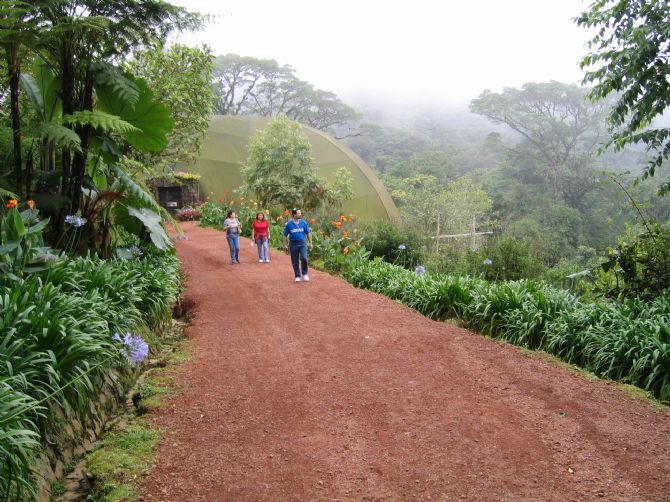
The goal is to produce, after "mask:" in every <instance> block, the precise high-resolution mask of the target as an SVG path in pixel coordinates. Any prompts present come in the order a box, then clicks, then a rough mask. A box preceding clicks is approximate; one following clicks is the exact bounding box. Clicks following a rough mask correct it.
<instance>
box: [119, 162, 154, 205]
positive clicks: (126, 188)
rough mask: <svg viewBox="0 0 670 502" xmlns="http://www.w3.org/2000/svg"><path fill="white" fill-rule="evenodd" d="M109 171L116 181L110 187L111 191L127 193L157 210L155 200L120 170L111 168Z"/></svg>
mask: <svg viewBox="0 0 670 502" xmlns="http://www.w3.org/2000/svg"><path fill="white" fill-rule="evenodd" d="M110 169H111V171H112V172H113V173H114V176H115V177H116V180H115V181H114V184H113V185H112V190H117V191H119V192H127V193H129V194H130V195H132V196H134V197H135V198H137V199H139V200H140V201H142V202H144V203H145V204H147V205H148V206H150V207H152V208H154V209H157V210H158V209H159V207H158V204H156V200H155V199H154V198H153V197H152V196H151V195H150V194H149V193H147V191H146V190H144V189H143V188H142V187H141V186H139V185H138V184H137V183H135V182H134V181H133V180H132V179H131V178H130V176H128V175H127V174H126V173H125V172H124V171H123V170H122V169H120V168H119V167H118V166H111V167H110Z"/></svg>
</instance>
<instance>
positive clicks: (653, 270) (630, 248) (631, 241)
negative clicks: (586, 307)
mask: <svg viewBox="0 0 670 502" xmlns="http://www.w3.org/2000/svg"><path fill="white" fill-rule="evenodd" d="M602 268H603V270H605V271H606V272H607V271H610V270H611V271H613V272H614V273H615V274H617V275H618V276H620V277H621V279H622V281H619V282H618V284H617V287H616V288H614V289H612V290H608V291H607V293H609V294H610V295H618V294H622V295H623V296H626V297H640V298H645V299H652V298H654V297H656V296H658V295H659V294H660V293H661V292H663V291H665V290H667V289H668V288H670V222H668V223H666V224H664V225H660V224H658V223H655V222H651V223H649V224H648V226H647V228H646V229H645V231H644V232H642V233H640V234H637V235H635V234H634V233H633V232H632V231H629V233H628V234H627V235H625V236H623V237H621V238H619V239H618V243H617V247H616V248H615V249H611V250H610V251H609V259H608V261H606V262H605V263H603V264H602Z"/></svg>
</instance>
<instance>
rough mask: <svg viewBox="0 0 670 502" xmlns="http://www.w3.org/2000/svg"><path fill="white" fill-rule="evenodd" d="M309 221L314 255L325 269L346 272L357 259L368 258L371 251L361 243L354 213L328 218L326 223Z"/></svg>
mask: <svg viewBox="0 0 670 502" xmlns="http://www.w3.org/2000/svg"><path fill="white" fill-rule="evenodd" d="M324 216H325V215H324ZM308 223H309V226H310V228H311V229H312V241H313V242H314V250H313V252H312V257H313V258H314V259H315V260H316V261H317V263H320V264H322V266H323V268H324V269H325V270H327V271H329V272H335V273H346V272H347V271H348V270H349V269H351V268H352V267H353V266H354V264H355V263H356V262H357V261H359V260H367V259H368V255H369V254H370V253H369V252H368V251H367V250H366V249H365V247H364V246H363V245H362V244H361V241H362V235H360V233H359V231H358V228H356V221H355V217H354V215H353V214H350V215H344V214H341V215H339V216H338V217H336V218H327V219H326V220H325V224H324V223H320V222H318V221H317V220H316V219H315V218H310V219H309V221H308Z"/></svg>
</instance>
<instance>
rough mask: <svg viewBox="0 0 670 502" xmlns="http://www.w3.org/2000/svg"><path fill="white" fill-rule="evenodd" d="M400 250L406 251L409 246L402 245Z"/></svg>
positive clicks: (399, 247)
mask: <svg viewBox="0 0 670 502" xmlns="http://www.w3.org/2000/svg"><path fill="white" fill-rule="evenodd" d="M398 249H399V250H400V251H404V250H405V249H407V246H405V245H404V244H400V246H398Z"/></svg>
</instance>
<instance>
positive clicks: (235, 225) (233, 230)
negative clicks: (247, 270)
mask: <svg viewBox="0 0 670 502" xmlns="http://www.w3.org/2000/svg"><path fill="white" fill-rule="evenodd" d="M223 228H225V229H226V240H227V241H228V246H229V247H230V261H231V262H232V263H233V265H235V264H236V263H238V264H239V263H240V232H242V224H241V223H240V220H238V219H237V215H236V214H235V211H228V217H227V218H226V219H225V220H224V221H223Z"/></svg>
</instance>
